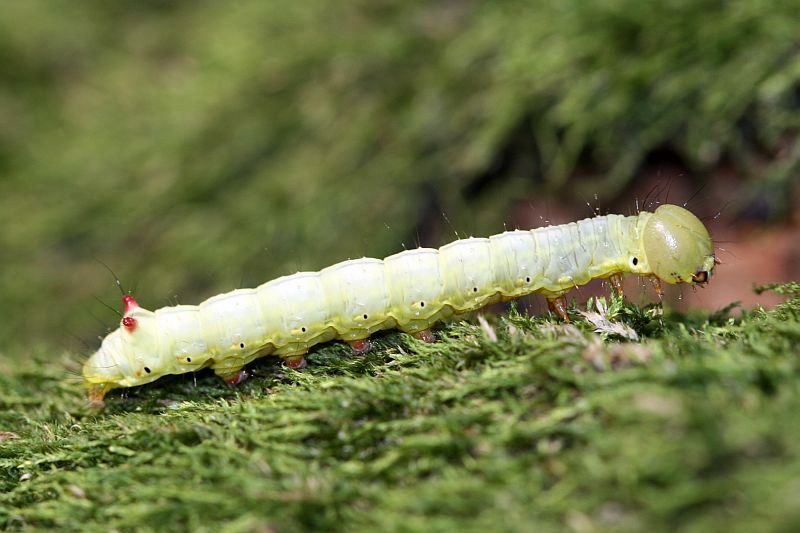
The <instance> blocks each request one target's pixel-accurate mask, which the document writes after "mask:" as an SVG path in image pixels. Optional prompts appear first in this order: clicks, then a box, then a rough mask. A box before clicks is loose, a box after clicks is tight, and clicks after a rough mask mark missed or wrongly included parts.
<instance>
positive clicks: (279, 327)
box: [83, 204, 717, 406]
mask: <svg viewBox="0 0 800 533" xmlns="http://www.w3.org/2000/svg"><path fill="white" fill-rule="evenodd" d="M716 264H717V261H716V259H715V257H714V246H713V243H712V240H711V237H710V236H709V233H708V230H707V229H706V227H705V226H704V225H703V223H702V222H701V221H700V220H699V219H698V218H697V217H696V216H695V215H693V214H692V213H691V212H690V211H688V210H686V209H684V208H682V207H679V206H676V205H671V204H664V205H661V206H660V207H658V208H657V209H656V210H655V212H652V213H651V212H646V211H643V212H640V213H639V214H638V215H635V216H621V215H605V216H598V217H594V218H588V219H584V220H580V221H578V222H571V223H569V224H563V225H559V226H547V227H542V228H536V229H533V230H530V231H522V230H515V231H507V232H504V233H501V234H498V235H493V236H491V237H489V238H468V239H460V240H457V241H454V242H451V243H450V244H447V245H446V246H443V247H442V248H440V249H438V250H436V249H432V248H417V249H413V250H406V251H404V252H401V253H398V254H395V255H392V256H389V257H387V258H385V259H383V260H380V259H373V258H366V257H365V258H361V259H355V260H348V261H344V262H341V263H338V264H335V265H333V266H330V267H328V268H325V269H323V270H322V271H320V272H298V273H296V274H293V275H290V276H283V277H280V278H277V279H275V280H272V281H270V282H267V283H265V284H263V285H260V286H259V287H257V288H255V289H237V290H235V291H232V292H228V293H224V294H219V295H217V296H214V297H212V298H210V299H208V300H206V301H205V302H203V303H201V304H200V305H197V306H192V305H178V306H171V307H163V308H161V309H157V310H156V311H149V310H147V309H144V308H142V307H140V306H139V304H138V303H137V302H136V300H135V299H134V297H133V296H131V295H129V294H126V295H124V296H123V298H122V301H123V305H124V315H123V317H122V319H121V321H120V327H119V328H117V329H116V330H114V331H112V332H111V333H110V334H108V335H107V336H106V337H105V338H104V339H103V341H102V344H101V346H100V349H98V350H97V352H95V353H94V354H93V355H92V356H91V357H89V359H88V360H87V361H86V363H85V364H84V366H83V375H84V379H85V383H86V385H87V387H88V395H89V401H90V402H91V403H92V404H93V405H98V406H100V405H102V404H103V398H104V397H105V395H106V394H107V393H108V392H109V391H110V390H112V389H115V388H119V387H134V386H137V385H142V384H145V383H149V382H152V381H154V380H156V379H158V378H160V377H162V376H164V375H167V374H182V373H186V372H194V371H197V370H200V369H202V368H206V367H211V368H213V369H214V371H215V373H216V374H217V375H219V376H220V377H221V378H222V379H224V380H225V381H226V382H227V383H229V384H238V383H241V382H242V381H243V380H244V379H245V377H246V373H245V372H244V370H243V369H244V367H245V365H247V364H248V363H249V362H251V361H252V360H254V359H256V358H258V357H262V356H266V355H270V354H271V355H277V356H280V357H282V358H283V359H284V361H285V363H286V364H287V366H290V367H292V368H301V367H302V366H304V365H305V359H304V357H303V355H304V354H305V353H307V352H308V350H309V349H310V348H311V347H313V346H314V345H316V344H319V343H322V342H326V341H330V340H333V339H340V340H344V341H347V342H349V343H350V344H351V346H352V347H353V350H354V352H356V353H363V352H364V351H366V350H368V349H369V341H368V340H367V339H368V338H369V336H370V335H371V334H372V333H374V332H376V331H379V330H383V329H391V328H397V329H399V330H401V331H404V332H407V333H410V334H413V335H415V336H416V337H417V338H420V339H423V340H426V341H428V342H432V341H433V340H434V339H433V335H432V334H431V333H430V331H429V330H430V328H431V326H433V325H434V324H435V323H437V322H439V321H441V320H443V319H445V318H447V317H449V316H451V315H453V314H456V313H464V312H468V311H472V310H475V309H479V308H481V307H483V306H485V305H487V304H489V303H493V302H496V301H499V300H502V299H512V298H517V297H520V296H523V295H526V294H532V293H539V294H542V295H544V296H545V297H546V298H547V301H548V304H549V306H550V309H551V310H553V311H554V312H556V313H557V314H558V315H559V316H561V317H562V318H563V319H564V320H567V321H568V320H569V318H568V317H567V314H566V300H565V299H564V294H565V293H566V292H568V291H569V290H570V289H572V288H574V287H577V286H580V285H583V284H585V283H587V282H589V281H590V280H592V279H596V278H607V279H609V280H610V282H611V284H612V286H613V287H614V288H615V289H617V290H618V291H620V292H621V290H622V278H621V277H622V275H623V274H626V273H633V274H637V275H641V276H649V277H651V278H652V279H653V281H654V283H655V284H656V290H657V291H658V292H659V294H661V288H660V283H659V280H661V281H665V282H667V283H693V284H704V283H707V282H708V281H709V279H710V278H711V275H712V273H713V270H714V267H715V265H716Z"/></svg>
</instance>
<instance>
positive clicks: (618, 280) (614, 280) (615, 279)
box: [608, 274, 625, 296]
mask: <svg viewBox="0 0 800 533" xmlns="http://www.w3.org/2000/svg"><path fill="white" fill-rule="evenodd" d="M608 281H609V283H611V287H612V288H613V289H614V290H615V291H617V294H619V295H620V296H624V295H625V292H624V291H623V290H622V274H611V275H610V276H608Z"/></svg>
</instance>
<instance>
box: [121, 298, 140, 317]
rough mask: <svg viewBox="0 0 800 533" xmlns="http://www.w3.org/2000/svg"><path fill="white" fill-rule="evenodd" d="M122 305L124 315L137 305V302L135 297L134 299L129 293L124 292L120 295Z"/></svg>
mask: <svg viewBox="0 0 800 533" xmlns="http://www.w3.org/2000/svg"><path fill="white" fill-rule="evenodd" d="M122 305H123V306H124V307H125V314H126V315H127V314H129V313H130V312H131V311H133V310H134V309H137V308H138V307H139V304H138V303H136V299H134V297H133V296H131V295H130V294H126V295H125V296H123V297H122Z"/></svg>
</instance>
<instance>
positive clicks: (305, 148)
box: [0, 0, 800, 354]
mask: <svg viewBox="0 0 800 533" xmlns="http://www.w3.org/2000/svg"><path fill="white" fill-rule="evenodd" d="M798 13H800V1H759V0H739V1H728V2H720V1H710V0H667V1H663V2H657V3H655V2H654V3H651V2H639V1H638V0H609V1H605V2H584V1H577V0H557V1H555V0H554V1H546V0H539V1H513V0H508V1H497V2H490V3H481V2H471V1H466V0H465V1H457V0H449V1H442V2H422V1H410V0H409V1H404V2H389V1H381V0H369V1H367V0H363V1H359V0H355V1H349V2H327V1H320V0H306V1H304V2H290V1H278V0H274V1H256V0H250V1H247V0H243V1H238V2H212V1H197V0H193V1H191V2H190V1H185V2H165V1H157V0H150V1H136V2H132V1H131V2H105V1H100V0H95V1H83V2H71V1H66V0H63V1H56V0H53V1H25V2H21V1H20V2H4V3H3V4H2V6H0V265H1V266H0V341H1V342H2V345H3V346H4V347H5V351H6V353H9V352H13V351H15V348H21V347H25V346H29V345H31V344H34V343H37V344H38V343H45V344H48V345H49V344H52V345H54V346H56V345H58V344H61V345H62V346H63V345H65V344H66V345H67V346H70V347H72V348H75V346H76V344H75V343H76V341H75V340H74V339H75V338H77V339H84V340H85V339H93V338H94V337H95V336H97V335H102V334H104V333H105V328H106V327H109V326H114V325H115V322H116V317H115V316H114V315H113V314H112V313H111V312H110V311H109V310H107V309H106V308H105V307H104V306H103V304H102V303H101V302H100V301H102V302H105V303H108V304H109V305H111V306H113V307H118V306H119V303H118V297H119V295H118V293H117V292H116V287H115V286H114V281H113V278H112V276H111V275H110V274H109V273H108V272H107V271H106V270H105V268H104V267H103V266H102V265H101V264H100V263H98V260H99V261H102V262H103V263H105V264H107V265H109V266H110V267H111V268H112V269H113V270H114V271H115V272H116V273H117V274H118V275H119V277H120V278H121V280H122V283H123V285H124V286H125V287H126V288H129V289H130V288H133V287H134V286H135V287H136V289H135V294H136V296H137V298H138V299H139V301H140V303H142V304H143V305H145V306H146V307H150V308H156V307H160V306H162V305H168V304H170V303H175V302H176V301H180V302H184V303H197V302H199V301H201V300H202V299H205V298H207V297H209V296H211V295H212V294H215V293H217V292H221V291H225V290H230V289H232V288H235V287H239V286H254V285H257V284H259V283H262V282H264V281H266V280H268V279H270V278H272V277H276V276H279V275H282V274H286V273H291V272H293V271H295V270H298V269H319V268H321V267H324V266H326V265H328V264H330V263H333V262H336V261H340V260H343V259H346V258H348V257H360V256H362V255H367V256H377V257H382V256H384V255H388V254H390V253H393V252H396V251H398V250H400V249H401V247H402V246H406V247H412V246H416V245H417V244H418V243H422V244H425V245H435V246H438V245H441V244H443V243H445V242H447V241H449V240H451V239H452V238H454V235H453V232H454V231H458V233H459V235H461V236H466V235H469V234H475V235H488V234H490V233H494V232H499V231H502V230H503V229H504V227H511V226H515V225H519V224H523V225H530V221H531V220H537V219H549V218H558V217H555V216H553V217H551V216H550V213H549V209H552V210H553V211H554V212H561V211H560V210H562V209H567V210H571V211H569V213H570V214H571V215H574V214H577V215H578V216H581V217H584V216H590V215H591V212H590V210H589V208H588V207H586V205H585V204H586V203H587V202H589V203H590V204H591V205H592V206H593V207H599V208H600V209H603V210H605V209H614V210H623V212H632V211H633V210H634V208H635V197H638V198H640V199H641V198H643V196H644V195H646V194H647V193H648V192H653V191H655V192H656V196H658V195H661V197H662V199H663V197H664V195H665V194H666V193H665V187H664V186H663V185H664V184H665V183H666V186H667V187H671V184H672V183H673V182H674V183H676V184H678V185H680V184H681V183H683V185H684V186H685V189H686V190H687V191H688V193H687V194H692V193H693V192H696V191H697V190H700V188H701V187H703V185H704V184H709V183H710V184H711V186H710V187H708V188H707V189H705V190H704V194H705V195H706V198H707V202H706V204H705V205H701V206H700V210H701V211H703V213H704V214H705V215H709V214H710V215H711V216H713V215H714V214H715V213H717V212H718V211H719V210H720V207H721V205H722V203H723V202H725V203H727V202H728V201H730V202H731V203H730V205H729V206H728V205H726V209H725V210H724V211H723V216H722V220H726V217H727V222H728V223H729V224H735V225H739V224H744V223H748V222H747V221H748V220H751V221H755V223H756V224H761V223H766V222H769V223H777V224H784V225H786V224H791V223H792V222H791V217H792V216H794V215H793V213H796V195H797V186H796V181H797V180H796V176H797V172H798V161H799V160H800V141H798V138H797V132H798V128H799V127H800V16H798ZM662 169H668V170H669V176H668V177H669V179H668V180H667V179H666V178H667V176H666V174H667V172H666V170H665V171H664V174H662V173H661V172H662ZM678 185H676V187H675V188H676V189H678V188H680V187H678ZM733 191H735V194H734V193H733ZM726 194H727V195H728V198H727V199H726V198H725V195H726ZM676 199H677V200H681V201H685V200H687V199H688V198H686V197H685V196H684V197H682V198H681V197H680V194H679V195H678V198H676ZM564 206H566V207H564ZM443 213H444V214H443ZM555 221H557V222H561V221H562V220H555ZM785 227H789V228H790V230H791V227H792V226H785ZM789 235H796V234H792V233H790V234H789ZM795 248H796V246H795ZM98 299H99V300H100V301H98ZM88 344H89V345H96V341H94V340H89V342H88ZM77 349H78V350H85V348H82V347H80V345H77ZM17 353H20V354H24V353H25V351H24V350H23V351H20V352H17Z"/></svg>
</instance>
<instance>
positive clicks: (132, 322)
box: [122, 316, 136, 333]
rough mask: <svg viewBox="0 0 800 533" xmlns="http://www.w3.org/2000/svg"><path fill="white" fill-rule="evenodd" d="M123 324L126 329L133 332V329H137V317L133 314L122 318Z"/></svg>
mask: <svg viewBox="0 0 800 533" xmlns="http://www.w3.org/2000/svg"><path fill="white" fill-rule="evenodd" d="M122 325H123V327H124V328H125V329H127V330H128V331H130V332H131V333H133V330H135V329H136V319H135V318H133V317H132V316H126V317H123V318H122Z"/></svg>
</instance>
